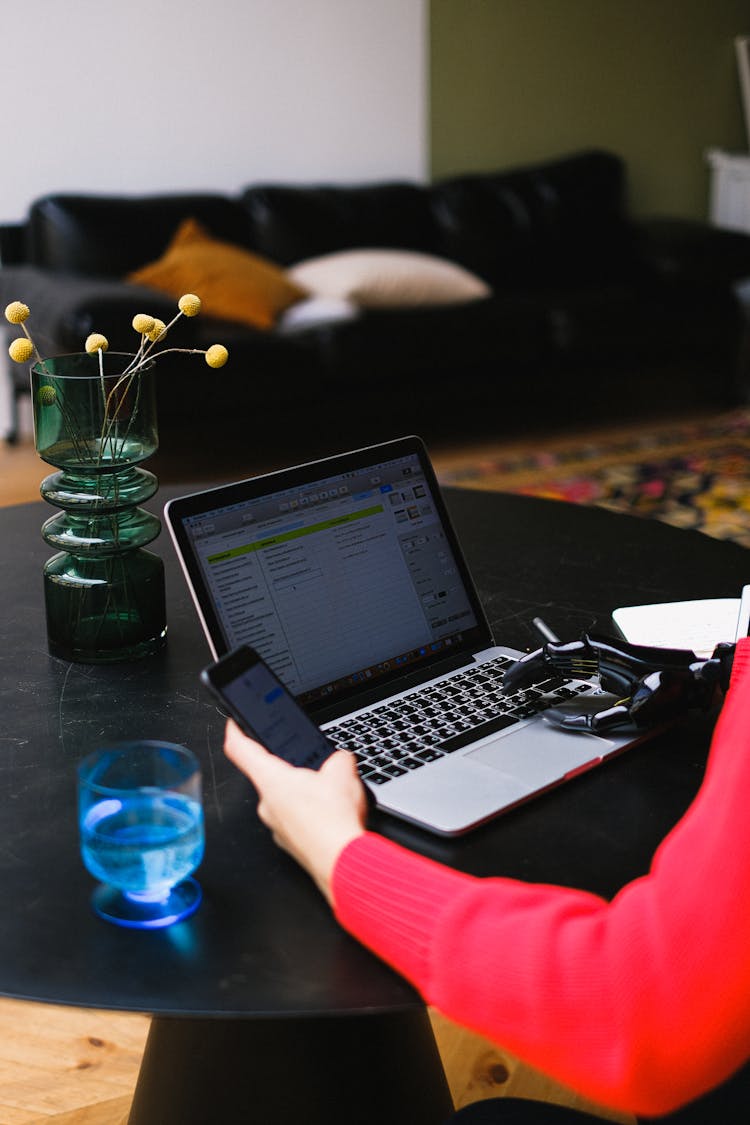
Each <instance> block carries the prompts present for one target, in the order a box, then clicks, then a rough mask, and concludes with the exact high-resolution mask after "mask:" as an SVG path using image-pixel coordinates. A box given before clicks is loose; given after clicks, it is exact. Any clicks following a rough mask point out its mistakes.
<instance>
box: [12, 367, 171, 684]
mask: <svg viewBox="0 0 750 1125" xmlns="http://www.w3.org/2000/svg"><path fill="white" fill-rule="evenodd" d="M101 358H102V366H101V367H100V361H99V356H98V354H95V355H88V354H86V353H85V352H84V353H81V354H76V355H64V356H57V357H53V358H51V359H45V360H44V361H43V362H41V363H37V364H35V365H34V366H33V367H32V369H31V385H32V396H33V409H34V438H35V443H36V449H37V452H38V454H39V456H40V457H41V458H42V460H44V461H46V462H48V463H49V464H50V465H54V466H56V467H57V469H58V470H59V471H58V472H55V473H52V474H51V475H50V476H48V477H46V478H45V479H44V481H43V482H42V485H41V493H42V496H43V497H44V499H45V500H46V501H47V502H48V503H50V504H53V505H55V506H56V507H58V508H61V509H62V511H61V512H58V513H56V514H55V515H53V516H51V517H50V519H48V520H47V521H46V522H45V523H44V525H43V527H42V537H43V538H44V540H45V542H46V543H48V544H49V545H50V546H51V547H54V548H56V550H57V552H58V553H57V554H55V555H53V557H52V558H50V559H48V560H47V562H46V564H45V566H44V598H45V608H46V612H47V636H48V641H49V650H50V652H51V653H52V654H53V655H54V656H59V657H61V658H63V659H65V660H75V661H80V662H83V663H94V664H98V663H103V662H107V661H114V660H133V659H136V658H139V657H142V656H148V655H150V654H151V653H154V652H156V651H158V650H159V649H160V648H161V647H162V646H163V644H164V642H165V640H166V631H167V626H166V605H165V595H164V564H163V563H162V561H161V559H160V558H158V556H156V555H154V554H153V553H152V552H150V551H145V550H144V549H143V548H144V547H145V546H146V544H148V543H151V542H152V541H153V540H154V539H156V537H157V535H158V534H159V532H160V531H161V523H160V521H159V520H158V519H157V517H156V516H154V515H152V514H151V513H150V512H147V511H145V510H144V509H143V508H141V507H139V505H140V504H142V503H144V502H145V501H146V500H148V499H149V498H150V497H151V496H153V495H154V493H155V492H156V490H157V488H158V481H157V479H156V477H155V476H154V474H153V473H150V472H148V471H147V470H145V469H142V468H140V467H139V465H140V462H141V461H145V460H146V458H148V457H150V456H151V455H152V454H153V453H154V452H155V451H156V449H157V446H158V436H157V426H156V398H155V388H154V381H153V380H154V375H153V370H152V369H150V368H149V369H143V370H141V371H139V372H137V373H135V374H132V373H131V374H127V365H128V363H129V362H130V361H131V359H132V357H131V356H128V355H120V354H117V353H112V352H108V353H104V354H103V355H102V357H101Z"/></svg>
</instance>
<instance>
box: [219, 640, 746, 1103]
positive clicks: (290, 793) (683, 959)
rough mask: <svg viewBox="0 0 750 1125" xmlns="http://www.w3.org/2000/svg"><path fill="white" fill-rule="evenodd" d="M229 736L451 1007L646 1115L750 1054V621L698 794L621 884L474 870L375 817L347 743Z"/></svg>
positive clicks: (306, 838)
mask: <svg viewBox="0 0 750 1125" xmlns="http://www.w3.org/2000/svg"><path fill="white" fill-rule="evenodd" d="M225 750H226V753H227V755H228V756H229V758H230V759H231V760H232V761H233V762H234V763H235V764H236V765H237V766H239V768H240V769H241V770H243V771H244V772H245V773H246V774H247V776H248V777H249V778H250V780H251V781H252V783H253V784H254V786H255V787H256V789H257V790H258V793H259V797H260V800H259V805H258V815H259V816H260V818H261V820H262V821H263V822H264V823H265V824H266V825H268V827H269V828H270V829H271V831H272V832H273V834H274V838H275V839H276V841H277V843H278V844H279V845H280V846H281V847H282V848H284V849H285V850H286V851H288V852H289V853H290V854H291V855H292V856H293V857H294V858H295V859H296V860H297V861H298V862H299V863H300V864H301V865H302V866H303V867H304V868H305V869H306V870H307V871H308V872H309V874H310V875H311V876H312V878H313V879H314V880H315V882H316V883H317V885H318V887H319V888H320V890H321V892H322V893H323V895H324V896H325V897H326V899H327V900H328V902H329V903H330V904H331V906H332V908H333V910H334V912H335V915H336V918H337V919H338V921H339V922H340V924H341V925H342V926H344V927H345V928H346V929H347V930H348V931H349V932H350V933H351V934H353V935H354V936H355V937H356V938H358V939H359V940H360V941H361V942H363V943H364V944H365V945H366V946H367V947H368V948H370V949H371V950H372V951H373V952H374V953H376V954H377V955H378V956H380V957H381V958H383V959H384V960H385V961H387V962H388V964H390V965H391V966H393V968H395V969H396V970H397V971H398V972H400V973H402V974H403V975H404V976H405V977H406V978H407V979H408V980H409V981H411V982H412V984H413V985H414V986H415V987H416V988H417V989H418V990H419V992H420V993H421V995H422V996H423V997H424V999H425V1001H426V1003H428V1004H430V1005H432V1006H434V1007H435V1008H437V1009H438V1010H440V1011H441V1012H443V1013H444V1014H445V1015H447V1016H448V1017H450V1018H451V1019H453V1020H455V1021H456V1022H457V1023H459V1024H462V1025H464V1026H465V1027H467V1028H470V1029H471V1030H473V1031H476V1032H479V1033H480V1034H482V1035H484V1036H487V1037H489V1038H491V1039H493V1040H494V1041H496V1042H497V1043H498V1044H501V1045H502V1046H503V1047H505V1048H506V1049H508V1050H509V1051H511V1052H513V1053H514V1054H515V1055H517V1056H518V1057H520V1058H521V1059H523V1060H525V1061H526V1062H528V1063H530V1064H531V1065H533V1066H535V1067H537V1068H539V1069H541V1070H543V1071H545V1072H546V1073H547V1074H549V1075H551V1076H552V1077H553V1078H556V1079H557V1080H558V1081H560V1082H562V1083H564V1084H566V1085H567V1086H569V1087H572V1088H573V1089H575V1090H577V1091H579V1092H580V1093H581V1094H583V1095H585V1096H587V1097H589V1098H592V1099H594V1100H595V1101H597V1102H599V1103H601V1104H604V1105H608V1106H611V1107H612V1108H614V1109H620V1110H623V1111H628V1112H630V1113H633V1114H637V1115H644V1116H646V1117H653V1116H658V1115H663V1114H667V1113H670V1114H671V1113H672V1111H674V1110H676V1109H678V1108H679V1107H682V1106H686V1105H687V1104H688V1103H691V1102H692V1101H693V1099H697V1098H700V1097H701V1096H702V1095H704V1094H706V1092H707V1091H710V1090H712V1089H713V1088H715V1087H717V1086H719V1085H720V1084H722V1083H723V1082H724V1081H725V1080H726V1079H727V1078H728V1077H729V1076H730V1075H732V1074H733V1073H734V1072H736V1071H737V1070H738V1068H740V1067H741V1066H742V1064H743V1063H745V1062H746V1061H747V1060H748V1059H750V815H748V801H749V800H750V639H748V640H743V641H740V642H739V643H738V645H737V647H736V651H735V656H734V664H733V669H732V679H731V684H730V688H729V691H728V693H727V696H726V699H725V701H724V705H723V708H722V710H721V713H720V715H719V718H718V721H717V724H716V729H715V732H714V737H713V740H712V745H711V751H710V754H709V759H708V764H707V768H706V773H705V777H704V779H703V783H702V785H701V788H700V790H699V792H698V794H697V796H696V797H695V800H694V801H693V803H692V804H691V806H690V808H689V809H688V810H687V812H686V813H685V815H684V816H683V817H682V819H681V820H680V822H679V823H678V824H677V825H676V826H675V827H674V829H673V830H672V831H671V832H670V833H669V835H668V836H667V837H666V838H665V840H664V841H663V842H662V844H661V845H660V846H659V848H658V849H657V852H656V854H655V856H654V858H653V862H652V864H651V868H650V870H649V872H648V874H647V875H645V876H643V877H642V878H639V879H636V880H634V881H633V882H631V883H629V884H627V886H625V887H623V888H622V890H621V891H619V893H618V894H617V895H616V896H615V897H614V898H613V899H612V901H610V902H608V901H606V900H604V899H602V898H599V897H598V896H596V895H593V894H589V893H587V892H584V891H579V890H571V889H569V888H565V887H555V886H546V885H534V884H529V883H524V882H521V881H518V880H514V879H507V878H501V877H498V878H485V879H477V878H474V877H471V876H468V875H465V874H462V873H459V872H457V871H454V870H452V869H450V868H447V867H445V866H442V865H440V864H438V863H435V862H434V861H432V860H428V859H426V858H424V857H422V856H419V855H416V854H414V853H413V852H411V851H409V850H408V849H406V848H403V847H401V846H399V845H397V844H394V843H392V842H390V841H388V840H386V839H385V838H384V837H382V836H379V835H377V834H375V833H373V832H369V831H367V829H366V827H365V821H366V813H367V802H366V797H365V793H364V789H363V786H362V784H361V782H360V780H359V778H358V776H357V772H356V768H355V763H354V759H353V757H352V756H351V755H350V754H348V753H347V752H345V751H338V752H336V753H334V754H333V755H332V756H331V757H330V758H329V759H328V761H327V762H326V763H325V765H324V766H323V767H322V769H321V770H320V771H319V772H317V773H315V772H312V771H310V770H302V769H296V768H295V767H293V766H290V765H288V764H287V763H285V762H283V761H280V760H279V759H278V758H275V757H273V756H272V755H271V754H269V753H268V752H267V751H266V750H265V749H264V748H263V747H261V746H260V745H259V744H258V743H257V742H253V741H252V740H250V739H248V738H246V737H245V736H244V735H243V734H242V733H241V732H240V731H239V729H238V728H237V727H236V726H235V725H234V724H233V723H232V722H231V721H230V722H229V724H228V726H227V732H226V740H225ZM740 1096H741V1097H743V1098H744V1097H745V1096H746V1095H740ZM732 1104H733V1105H734V1103H732ZM743 1105H744V1109H745V1113H744V1114H743V1116H742V1118H741V1119H742V1120H746V1119H747V1116H746V1115H747V1110H748V1108H750V1107H748V1105H747V1104H746V1103H744V1102H743ZM466 1112H467V1111H461V1114H458V1115H456V1120H461V1121H463V1120H464V1118H463V1116H462V1114H464V1113H466ZM468 1112H471V1113H472V1114H473V1116H472V1117H471V1120H475V1119H476V1120H477V1121H479V1120H482V1121H485V1120H486V1121H490V1120H491V1121H497V1122H506V1121H516V1120H521V1119H522V1120H524V1121H539V1122H542V1121H547V1120H550V1121H553V1120H554V1121H557V1120H558V1118H560V1119H561V1120H562V1119H565V1120H568V1119H569V1118H570V1119H571V1120H573V1119H575V1120H580V1119H581V1115H580V1114H577V1113H575V1112H574V1111H571V1110H565V1111H563V1110H560V1109H554V1108H552V1107H543V1106H541V1105H539V1104H538V1103H525V1105H524V1106H522V1107H518V1106H516V1107H513V1106H512V1105H511V1104H510V1102H509V1100H508V1099H497V1100H494V1101H493V1102H492V1103H487V1102H485V1103H481V1104H480V1105H478V1106H476V1107H469V1111H468ZM689 1112H690V1111H689V1110H688V1114H689ZM487 1114H494V1116H484V1115H487ZM514 1114H520V1115H523V1114H525V1116H514ZM675 1120H690V1121H701V1122H703V1121H706V1122H708V1121H709V1120H711V1118H710V1117H709V1116H688V1117H685V1118H683V1117H681V1116H679V1115H677V1116H676V1117H675ZM714 1120H716V1121H717V1125H718V1118H714ZM725 1120H727V1121H733V1120H740V1118H739V1117H732V1118H725ZM721 1125H723V1122H722V1123H721Z"/></svg>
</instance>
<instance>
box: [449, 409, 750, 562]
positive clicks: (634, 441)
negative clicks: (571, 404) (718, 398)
mask: <svg viewBox="0 0 750 1125" xmlns="http://www.w3.org/2000/svg"><path fill="white" fill-rule="evenodd" d="M436 461H437V464H438V476H439V478H440V481H441V483H442V484H448V485H455V486H458V487H464V488H480V489H489V490H493V491H494V490H497V491H504V492H516V493H522V494H525V495H529V496H546V497H551V498H553V499H556V500H567V501H570V502H571V503H575V504H598V505H600V506H601V507H604V508H610V509H611V510H612V511H617V512H628V513H630V514H631V515H638V516H648V517H651V518H654V519H660V520H664V521H665V522H666V523H670V524H673V525H674V526H676V527H688V528H696V529H698V530H700V531H703V532H705V534H707V535H712V536H715V537H716V538H719V539H733V540H735V541H736V542H737V543H741V544H742V545H744V546H746V547H750V409H738V410H733V411H731V412H727V413H723V414H713V415H708V416H706V417H704V418H700V419H690V420H684V421H677V422H674V423H652V422H651V423H645V424H643V425H641V426H640V427H637V428H636V427H633V426H629V427H627V428H622V429H619V430H609V431H607V432H599V433H597V434H594V435H589V436H585V437H579V438H577V439H575V440H572V439H569V440H567V441H562V440H560V439H556V440H551V441H545V442H542V441H541V440H540V444H539V446H538V448H532V447H530V446H525V447H523V448H511V447H510V446H508V447H506V449H505V450H504V449H503V447H502V445H501V444H499V443H498V445H497V446H494V447H484V448H481V449H478V450H477V451H476V452H475V453H474V454H472V455H467V454H464V455H456V456H455V457H454V458H451V457H450V456H443V457H442V458H436Z"/></svg>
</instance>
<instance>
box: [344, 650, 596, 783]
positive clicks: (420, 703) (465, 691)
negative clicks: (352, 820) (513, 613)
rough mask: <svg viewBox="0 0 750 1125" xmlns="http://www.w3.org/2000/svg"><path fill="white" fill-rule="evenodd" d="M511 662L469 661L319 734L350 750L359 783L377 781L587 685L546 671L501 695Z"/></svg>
mask: <svg viewBox="0 0 750 1125" xmlns="http://www.w3.org/2000/svg"><path fill="white" fill-rule="evenodd" d="M513 663H514V661H513V660H512V659H511V658H510V657H507V656H498V657H495V658H494V659H492V660H488V661H486V662H485V663H483V664H477V665H474V666H472V667H470V668H467V669H466V670H465V671H463V672H459V673H458V674H457V675H456V676H453V677H451V678H450V679H447V680H442V681H440V682H439V683H436V684H430V685H428V686H427V687H424V688H418V689H417V690H415V691H413V692H411V693H410V694H408V695H404V696H402V697H401V698H400V699H397V700H390V701H389V702H387V703H385V704H383V705H382V706H381V707H376V708H373V709H372V710H371V711H367V712H366V713H364V714H361V715H356V716H354V717H352V718H350V719H344V720H342V721H341V722H339V723H336V724H335V725H333V726H330V727H327V728H326V730H325V735H326V737H327V738H328V739H329V740H330V741H331V742H332V743H333V744H334V746H336V747H338V748H339V749H344V750H350V751H351V752H352V753H353V754H354V756H355V758H356V759H357V767H358V769H359V774H360V777H361V778H362V779H363V780H365V781H367V782H369V783H370V784H371V785H385V784H386V783H387V782H389V781H392V780H393V779H394V778H396V777H402V776H403V775H404V774H405V773H407V772H408V771H409V770H417V769H420V768H421V767H422V766H424V765H427V764H428V763H429V762H434V761H436V760H437V759H438V758H442V757H444V756H445V755H446V754H453V753H455V752H456V750H461V749H462V748H463V747H464V746H468V745H469V744H470V743H472V742H476V741H477V739H479V738H483V737H484V736H485V735H488V734H495V733H496V732H497V731H499V730H503V729H505V728H506V727H510V726H513V724H514V723H518V722H520V721H521V719H528V718H530V717H531V716H532V715H536V714H538V713H539V712H540V711H544V710H545V709H546V708H547V707H551V706H552V705H553V704H556V703H560V702H561V701H562V700H564V699H571V698H572V697H573V696H574V695H578V694H580V693H581V692H586V691H588V690H589V689H590V685H588V684H581V683H571V682H570V681H568V680H565V679H564V678H563V677H562V676H559V675H557V674H556V673H552V674H551V675H550V676H549V677H548V679H546V680H544V681H543V682H542V683H539V684H535V685H534V687H531V688H526V689H525V690H523V691H517V692H515V693H514V694H513V695H504V694H503V691H502V687H501V682H502V677H503V673H504V670H505V669H506V668H507V667H508V666H509V665H510V664H513Z"/></svg>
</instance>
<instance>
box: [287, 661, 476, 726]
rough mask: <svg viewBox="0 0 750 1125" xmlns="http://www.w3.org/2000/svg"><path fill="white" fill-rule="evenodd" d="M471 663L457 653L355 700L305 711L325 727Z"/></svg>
mask: <svg viewBox="0 0 750 1125" xmlns="http://www.w3.org/2000/svg"><path fill="white" fill-rule="evenodd" d="M473 663H474V658H473V656H472V654H471V653H458V654H456V655H454V656H451V657H448V658H447V659H446V660H440V661H437V662H436V663H435V664H430V666H429V668H422V669H420V671H419V672H412V673H411V674H409V675H404V676H399V677H398V678H397V679H395V680H388V682H387V683H384V684H381V685H380V686H379V687H373V688H371V689H370V690H369V691H358V692H357V694H356V696H351V695H350V696H349V697H348V698H346V699H340V700H338V702H337V703H334V704H331V705H330V706H328V707H323V708H320V709H318V708H314V707H308V708H307V710H308V711H309V712H310V714H311V715H313V717H314V718H315V721H316V723H319V724H323V723H328V722H330V721H331V720H332V719H338V718H339V716H340V715H348V714H349V713H350V712H351V711H358V710H359V709H360V708H361V707H369V706H370V705H371V704H373V703H379V702H380V701H381V700H382V699H389V698H390V697H391V696H392V695H398V693H399V692H402V691H409V689H410V688H415V687H419V685H420V684H424V683H427V682H428V681H429V680H434V679H435V678H436V677H437V676H444V675H445V674H446V673H447V672H453V671H455V670H456V668H465V667H467V666H468V665H470V664H473Z"/></svg>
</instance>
